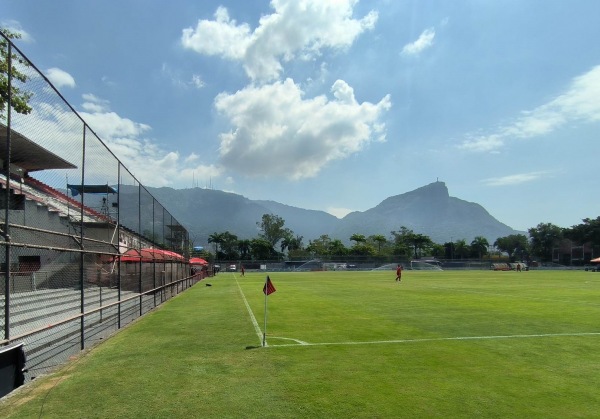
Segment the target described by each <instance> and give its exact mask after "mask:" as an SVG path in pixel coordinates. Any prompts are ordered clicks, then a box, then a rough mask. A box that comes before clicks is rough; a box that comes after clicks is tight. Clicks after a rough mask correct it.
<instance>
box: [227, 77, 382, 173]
mask: <svg viewBox="0 0 600 419" xmlns="http://www.w3.org/2000/svg"><path fill="white" fill-rule="evenodd" d="M331 91H332V93H333V96H334V98H335V99H334V100H329V99H328V98H327V97H325V96H317V97H315V98H311V99H304V98H303V95H304V92H303V91H302V90H301V89H300V87H299V86H298V85H296V84H295V83H294V82H293V80H291V79H287V80H285V81H283V82H276V83H274V84H269V85H263V86H248V87H246V88H244V89H243V90H240V91H238V92H236V93H234V94H227V93H221V94H219V95H218V96H217V97H216V99H215V107H216V109H217V110H218V111H219V112H221V113H222V114H223V115H225V116H226V117H227V118H228V119H229V121H230V123H231V125H232V126H233V130H232V131H230V132H228V133H222V134H221V135H220V141H221V147H220V157H221V163H222V164H223V165H224V166H226V167H227V168H229V169H231V170H233V171H238V172H240V173H244V174H246V175H250V176H280V177H285V178H289V179H302V178H309V177H313V176H315V175H317V173H319V172H320V171H321V169H322V168H323V167H324V166H326V165H327V164H328V163H329V162H331V161H334V160H338V159H343V158H345V157H347V156H349V155H351V154H353V153H356V152H359V151H361V150H362V149H363V148H364V147H365V146H367V145H368V144H369V143H370V142H372V141H384V140H385V127H384V125H383V124H381V123H380V122H379V120H380V118H381V117H382V114H383V113H384V112H385V111H386V110H388V109H389V108H390V106H391V101H390V98H389V95H388V96H385V97H384V98H383V99H381V101H380V102H379V103H376V104H373V103H369V102H363V103H358V102H357V101H356V99H355V98H354V92H353V90H352V88H351V87H350V86H349V85H348V84H347V83H346V82H344V81H342V80H338V81H336V82H335V83H334V85H333V87H332V89H331Z"/></svg>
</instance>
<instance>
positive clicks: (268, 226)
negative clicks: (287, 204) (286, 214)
mask: <svg viewBox="0 0 600 419" xmlns="http://www.w3.org/2000/svg"><path fill="white" fill-rule="evenodd" d="M256 225H257V227H258V228H259V229H260V231H261V234H260V237H262V238H263V239H265V240H266V241H268V242H269V243H271V247H272V248H273V249H274V248H275V245H276V244H277V242H278V241H280V240H282V239H284V238H285V237H288V236H290V235H292V234H293V233H292V231H291V230H290V229H288V228H285V227H284V225H285V220H284V219H283V218H281V217H280V216H278V215H274V214H263V216H262V220H261V221H260V222H257V223H256Z"/></svg>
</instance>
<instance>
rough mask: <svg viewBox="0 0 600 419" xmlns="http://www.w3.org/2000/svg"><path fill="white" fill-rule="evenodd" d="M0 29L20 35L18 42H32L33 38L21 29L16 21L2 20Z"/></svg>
mask: <svg viewBox="0 0 600 419" xmlns="http://www.w3.org/2000/svg"><path fill="white" fill-rule="evenodd" d="M0 28H5V29H8V30H9V31H10V32H12V33H16V34H19V35H20V37H21V38H20V40H21V41H23V42H26V43H31V42H33V41H34V39H33V37H32V36H31V35H30V34H29V33H28V32H27V31H25V30H24V29H23V28H22V27H21V23H20V22H18V21H16V20H12V19H11V20H3V21H2V22H0Z"/></svg>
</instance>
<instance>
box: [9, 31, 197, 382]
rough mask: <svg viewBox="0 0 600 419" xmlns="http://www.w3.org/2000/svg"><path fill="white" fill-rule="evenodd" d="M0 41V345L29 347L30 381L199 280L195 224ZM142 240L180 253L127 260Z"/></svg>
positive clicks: (14, 49) (20, 55)
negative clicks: (192, 259)
mask: <svg viewBox="0 0 600 419" xmlns="http://www.w3.org/2000/svg"><path fill="white" fill-rule="evenodd" d="M0 44H1V45H0V53H1V56H0V89H2V91H0V101H1V102H0V160H1V170H0V186H1V190H0V234H1V235H2V239H0V278H1V279H2V283H3V284H4V286H3V287H2V288H1V289H0V327H1V329H2V332H1V333H2V334H1V335H0V344H2V345H7V344H10V343H14V342H23V343H24V347H25V351H26V355H27V368H28V372H27V375H26V377H27V378H29V379H31V378H33V377H35V376H37V375H39V374H40V373H44V372H46V371H48V370H49V369H51V368H53V367H54V366H56V365H60V364H61V363H62V362H64V361H65V360H67V359H68V357H69V356H71V355H72V354H74V353H77V352H78V351H80V350H82V349H84V348H86V347H88V346H89V345H91V344H93V343H95V342H98V341H99V340H101V339H103V338H105V337H106V336H107V335H109V334H111V333H114V332H115V331H116V330H118V329H119V328H121V327H123V326H124V325H126V324H128V323H130V322H131V321H133V320H134V319H136V318H138V317H140V316H142V315H143V314H145V313H146V312H148V311H149V310H151V309H153V308H154V307H156V306H157V305H159V304H161V303H162V302H164V301H166V300H167V299H169V298H171V297H172V296H174V295H176V294H178V293H180V292H182V291H184V290H185V289H187V288H189V287H190V286H191V285H193V284H194V283H195V282H196V281H197V280H198V279H199V276H198V275H191V274H190V271H189V265H188V264H187V260H188V258H189V254H188V247H189V236H188V232H187V230H186V229H185V228H184V227H183V226H182V225H181V224H180V223H179V222H178V221H177V220H176V219H175V218H174V217H173V216H172V215H171V213H170V212H169V211H168V210H167V209H166V208H165V207H164V206H163V205H161V203H159V202H158V201H157V200H156V199H154V197H153V196H152V195H151V194H150V193H149V192H148V190H147V189H146V188H145V187H144V186H143V185H142V184H141V183H140V182H139V181H138V180H137V179H136V178H135V176H134V175H133V174H131V173H130V172H129V171H128V169H127V168H126V167H125V165H124V164H123V163H122V162H121V161H120V160H119V159H118V158H117V156H115V154H113V153H112V152H111V150H110V149H109V148H108V147H107V145H106V144H105V143H104V142H103V140H102V139H101V138H99V136H98V135H96V133H95V132H94V130H93V129H92V128H91V127H90V126H89V125H88V124H87V123H86V121H84V120H83V118H82V117H81V116H80V115H79V114H78V113H77V112H76V111H75V110H74V108H73V107H72V106H71V105H70V104H69V103H68V102H67V101H66V100H65V99H64V97H63V96H62V95H61V94H60V93H59V92H58V90H57V89H56V88H55V87H54V86H53V85H52V83H50V81H49V80H48V79H47V78H46V77H45V76H44V74H43V73H42V72H40V71H39V70H38V69H37V68H36V67H35V65H34V64H33V63H32V62H31V61H30V60H29V59H28V58H27V57H26V56H25V55H24V54H23V53H22V52H21V51H20V50H19V49H18V48H17V47H16V46H15V45H14V44H13V43H12V41H11V39H9V38H8V37H6V36H5V35H4V34H3V33H1V32H0ZM23 102H24V103H26V107H25V108H23V106H22V104H23ZM27 109H28V110H27ZM143 248H153V249H164V250H168V251H170V252H173V254H174V255H173V257H172V258H166V257H165V258H163V259H157V260H152V261H146V260H142V259H141V258H140V259H139V260H136V259H135V257H133V259H132V258H131V257H129V258H124V257H123V256H122V254H123V253H125V252H126V251H127V250H128V249H137V250H140V249H143ZM176 255H179V256H177V257H175V256H176ZM126 259H127V262H125V260H126Z"/></svg>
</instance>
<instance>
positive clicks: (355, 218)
mask: <svg viewBox="0 0 600 419" xmlns="http://www.w3.org/2000/svg"><path fill="white" fill-rule="evenodd" d="M147 190H148V192H150V193H151V194H152V195H153V196H154V197H155V198H156V199H157V200H158V201H159V202H160V203H161V204H162V205H164V206H165V208H166V209H167V210H168V211H169V212H170V213H171V214H172V215H173V216H174V217H175V218H176V219H177V220H178V221H179V222H180V223H181V224H182V225H183V226H184V227H186V228H187V229H188V231H189V233H190V239H191V241H192V242H193V243H194V245H202V246H206V245H207V244H208V237H209V235H211V234H213V233H222V232H225V231H229V232H230V233H232V234H235V235H237V236H238V238H240V239H251V238H255V237H257V236H258V234H259V233H260V231H259V228H258V227H257V223H259V222H260V221H261V219H262V216H263V214H274V215H278V216H280V217H281V218H283V219H284V220H285V227H287V228H289V229H290V230H292V231H293V232H294V235H296V236H302V238H303V242H304V244H308V242H309V240H313V239H316V238H318V237H320V236H321V235H323V234H327V235H329V237H331V238H332V239H339V240H341V241H342V242H343V243H344V244H346V245H348V244H350V243H351V241H350V237H351V236H352V235H353V234H363V235H365V236H367V237H368V236H370V235H373V234H382V235H384V236H385V237H390V236H391V234H390V233H391V231H399V230H400V228H401V227H403V226H404V227H407V228H409V229H411V230H413V231H414V232H415V233H420V234H424V235H427V236H429V237H430V238H431V239H432V240H433V241H434V242H436V243H444V242H449V241H451V240H454V241H456V240H460V239H465V240H466V241H467V243H470V242H471V240H472V239H473V238H474V237H476V236H483V237H485V238H486V239H487V240H488V241H489V242H490V244H491V243H493V242H494V241H496V239H497V238H498V237H504V236H508V235H510V234H520V233H523V232H519V231H516V230H514V229H512V228H511V227H509V226H507V225H506V224H503V223H501V222H500V221H498V220H496V219H495V218H494V217H493V216H491V215H490V214H489V213H488V212H487V211H486V210H485V208H483V207H482V206H481V205H479V204H476V203H473V202H468V201H464V200H462V199H459V198H455V197H451V196H450V195H449V193H448V188H447V187H446V184H445V183H444V182H439V181H437V182H434V183H431V184H429V185H426V186H423V187H420V188H418V189H415V190H413V191H410V192H406V193H403V194H401V195H395V196H391V197H389V198H387V199H385V200H383V201H382V202H381V203H380V204H379V205H377V206H375V207H373V208H371V209H368V210H366V211H362V212H361V211H355V212H352V213H350V214H348V215H346V216H345V217H344V218H341V219H339V218H337V217H335V216H333V215H331V214H329V213H327V212H324V211H317V210H309V209H302V208H298V207H292V206H289V205H285V204H281V203H278V202H275V201H263V200H251V199H248V198H246V197H244V196H242V195H238V194H235V193H230V192H224V191H219V190H213V189H202V188H191V189H172V188H168V187H162V188H151V187H148V188H147ZM136 191H137V188H135V190H134V189H132V190H131V191H129V189H128V188H126V189H123V187H122V189H121V194H125V195H126V194H127V193H137V192H136ZM124 198H125V196H124ZM125 201H127V200H126V199H123V200H122V201H121V202H125ZM133 201H136V200H133ZM121 209H122V210H123V208H121ZM142 211H145V210H144V209H143V208H142ZM126 212H129V211H123V213H126ZM132 213H133V214H137V211H132ZM122 222H123V223H124V224H125V225H127V220H125V219H122ZM134 225H135V224H134Z"/></svg>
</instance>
